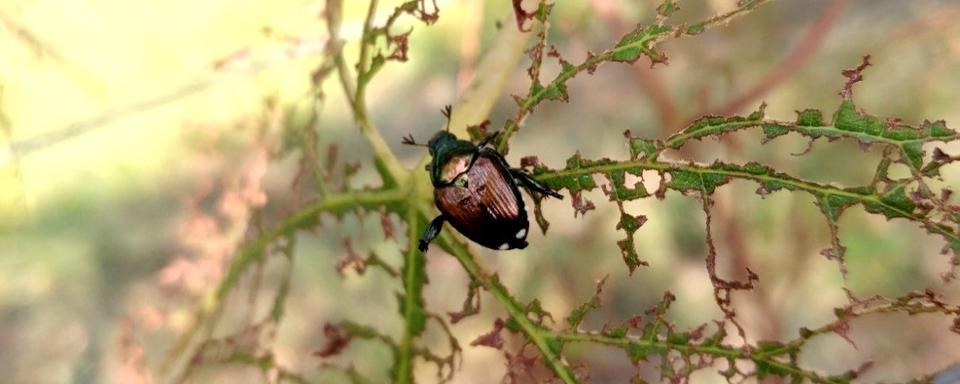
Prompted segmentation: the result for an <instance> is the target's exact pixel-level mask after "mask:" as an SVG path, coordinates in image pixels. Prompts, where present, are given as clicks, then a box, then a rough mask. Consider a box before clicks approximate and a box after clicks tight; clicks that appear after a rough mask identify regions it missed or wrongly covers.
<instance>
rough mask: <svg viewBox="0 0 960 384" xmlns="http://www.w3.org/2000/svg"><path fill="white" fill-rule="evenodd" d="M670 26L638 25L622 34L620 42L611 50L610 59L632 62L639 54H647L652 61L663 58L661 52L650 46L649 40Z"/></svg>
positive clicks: (663, 32) (669, 28)
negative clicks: (643, 26)
mask: <svg viewBox="0 0 960 384" xmlns="http://www.w3.org/2000/svg"><path fill="white" fill-rule="evenodd" d="M670 30H671V27H669V26H664V25H651V26H647V27H645V28H642V27H638V28H637V29H636V30H634V31H632V32H630V33H627V34H626V35H623V37H622V38H620V42H618V43H617V45H616V46H615V47H614V48H613V50H611V56H610V59H611V60H613V61H620V62H626V63H633V62H635V61H637V60H638V59H639V58H640V57H641V56H644V55H646V56H648V57H649V58H650V60H651V61H653V62H660V61H663V60H664V56H663V54H662V53H659V52H657V51H655V50H654V49H653V48H652V47H651V42H652V41H653V40H654V38H656V37H657V36H659V35H662V34H665V33H667V32H670Z"/></svg>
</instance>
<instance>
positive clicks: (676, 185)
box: [667, 168, 730, 194]
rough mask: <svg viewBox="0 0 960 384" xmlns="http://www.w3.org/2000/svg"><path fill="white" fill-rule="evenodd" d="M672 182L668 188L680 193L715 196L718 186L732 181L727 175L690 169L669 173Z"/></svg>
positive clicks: (678, 169)
mask: <svg viewBox="0 0 960 384" xmlns="http://www.w3.org/2000/svg"><path fill="white" fill-rule="evenodd" d="M667 173H669V174H670V181H669V182H668V183H667V188H670V189H673V190H676V191H679V192H706V193H707V194H713V191H715V190H716V189H717V187H718V186H721V185H723V184H726V183H727V182H728V181H730V178H729V177H728V176H727V175H724V174H722V173H715V172H710V171H699V170H691V169H689V168H674V169H670V170H668V171H667Z"/></svg>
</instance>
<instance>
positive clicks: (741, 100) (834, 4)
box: [699, 0, 849, 115]
mask: <svg viewBox="0 0 960 384" xmlns="http://www.w3.org/2000/svg"><path fill="white" fill-rule="evenodd" d="M848 1H849V0H833V1H831V2H830V4H827V6H826V8H825V9H824V10H823V13H822V14H821V15H820V18H819V19H818V20H817V21H816V22H815V23H814V24H813V25H811V26H810V29H808V30H807V33H806V35H804V36H803V39H801V40H800V42H799V43H798V44H797V46H796V47H795V48H794V49H793V51H792V52H790V55H789V56H787V58H786V59H784V60H783V62H781V63H780V65H778V66H776V67H775V68H774V69H773V70H771V71H770V72H769V73H767V75H766V76H764V77H763V79H761V80H760V81H758V82H757V84H755V85H754V86H753V87H750V88H748V89H747V90H746V91H744V92H743V93H741V94H740V96H737V97H735V98H733V99H732V100H730V101H729V102H727V103H726V104H725V105H723V106H720V107H717V108H713V109H710V110H708V111H705V112H706V113H709V114H718V115H730V114H734V113H737V112H740V111H741V110H742V109H743V108H746V107H747V106H750V105H752V104H754V103H756V102H757V100H758V99H760V98H762V97H763V96H764V95H766V94H767V93H770V91H771V90H773V89H774V88H776V87H777V86H778V85H780V84H781V83H783V82H784V81H785V80H787V79H789V78H790V76H792V75H793V74H794V73H795V72H796V71H797V70H799V69H800V68H802V67H803V65H804V64H806V63H807V61H809V60H810V58H811V57H812V56H813V55H814V54H815V53H817V51H819V50H820V47H821V46H822V45H823V41H824V40H826V38H827V36H828V35H829V34H830V30H831V29H833V26H834V25H835V24H836V21H837V19H839V18H840V14H841V13H843V8H844V6H845V5H846V4H847V2H848ZM702 114H704V113H701V114H699V115H702Z"/></svg>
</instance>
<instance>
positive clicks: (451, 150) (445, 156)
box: [427, 131, 477, 186]
mask: <svg viewBox="0 0 960 384" xmlns="http://www.w3.org/2000/svg"><path fill="white" fill-rule="evenodd" d="M427 148H428V149H429V150H430V155H431V156H433V161H431V172H430V178H431V180H432V181H433V184H434V185H435V186H436V185H442V184H449V183H450V182H452V181H453V180H454V179H456V177H457V176H458V175H460V174H462V173H464V172H466V171H467V170H468V169H469V168H470V165H472V163H473V159H474V155H476V153H477V146H476V145H474V144H473V143H471V142H469V141H466V140H460V139H458V138H457V137H456V136H454V135H453V134H452V133H450V132H447V131H440V132H437V134H435V135H433V138H431V139H430V141H429V142H427Z"/></svg>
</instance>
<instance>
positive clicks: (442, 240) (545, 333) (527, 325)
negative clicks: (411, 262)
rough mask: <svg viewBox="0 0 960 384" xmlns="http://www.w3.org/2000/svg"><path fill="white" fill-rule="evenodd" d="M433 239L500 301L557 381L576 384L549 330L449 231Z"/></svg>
mask: <svg viewBox="0 0 960 384" xmlns="http://www.w3.org/2000/svg"><path fill="white" fill-rule="evenodd" d="M424 210H425V208H421V213H425V214H431V213H430V211H426V212H424ZM437 240H438V241H437V243H438V244H439V245H440V247H442V248H443V249H444V250H446V251H447V252H449V253H450V254H451V255H453V257H455V258H456V259H457V261H459V262H460V265H462V266H463V269H464V270H465V271H466V272H467V274H469V275H470V279H471V280H473V281H474V282H477V283H479V284H480V286H481V287H483V289H484V290H486V291H487V292H489V293H490V295H491V296H493V297H494V299H496V300H497V301H498V302H500V304H501V305H502V306H503V308H504V309H505V310H506V311H507V315H508V316H510V318H511V319H513V320H514V321H516V323H517V324H518V325H519V327H520V331H521V332H522V333H523V335H524V337H525V338H526V339H527V340H528V341H530V342H531V343H533V344H534V345H535V346H536V347H537V349H539V350H540V353H541V355H542V356H543V360H544V363H545V364H546V365H547V367H549V368H550V369H551V370H552V371H553V373H554V374H556V375H557V378H558V379H560V381H562V382H563V383H567V384H570V383H577V382H578V380H577V378H576V375H574V373H573V370H571V369H570V366H569V365H567V363H566V362H565V361H564V359H563V357H562V356H560V354H559V353H558V352H557V351H555V350H554V349H552V348H551V346H550V344H549V342H548V339H549V338H552V337H553V335H552V333H551V332H550V330H548V329H546V328H544V327H543V326H540V325H537V324H534V323H533V322H532V321H531V320H530V319H529V318H528V317H527V311H526V310H525V309H524V306H523V305H521V304H520V303H519V302H518V301H517V300H516V299H515V298H513V296H511V295H510V292H509V291H508V290H507V287H505V286H504V285H503V284H502V283H501V282H500V280H499V278H497V277H496V276H495V275H493V274H491V273H490V272H488V271H487V270H486V268H484V267H483V266H482V265H480V263H479V261H477V259H476V258H475V257H474V256H473V254H471V253H470V250H469V249H468V248H467V246H466V244H464V243H463V242H461V241H459V240H457V239H456V238H454V235H453V234H451V233H450V231H442V232H440V236H439V237H437Z"/></svg>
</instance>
